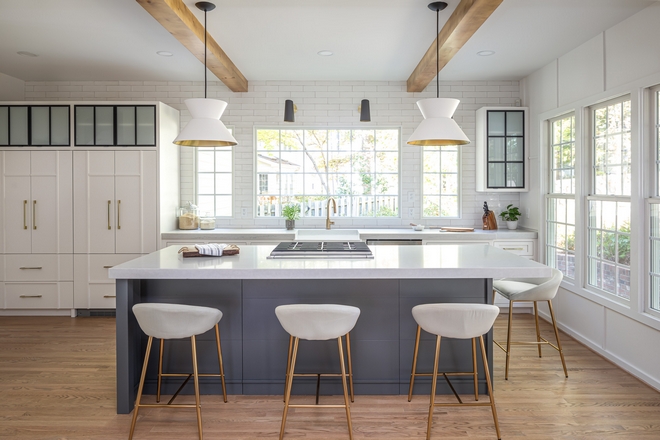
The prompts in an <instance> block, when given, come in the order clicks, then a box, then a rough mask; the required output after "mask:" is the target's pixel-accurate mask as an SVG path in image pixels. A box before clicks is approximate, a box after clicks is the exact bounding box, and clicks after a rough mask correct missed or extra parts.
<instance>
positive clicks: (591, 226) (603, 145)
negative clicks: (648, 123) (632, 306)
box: [587, 97, 632, 300]
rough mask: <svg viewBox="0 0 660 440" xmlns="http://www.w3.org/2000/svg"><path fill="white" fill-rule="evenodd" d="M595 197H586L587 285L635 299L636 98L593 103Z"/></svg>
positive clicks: (626, 298)
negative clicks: (632, 289)
mask: <svg viewBox="0 0 660 440" xmlns="http://www.w3.org/2000/svg"><path fill="white" fill-rule="evenodd" d="M590 113H591V117H592V154H591V170H592V173H591V186H592V190H591V194H592V195H591V196H589V197H587V210H588V214H589V221H588V237H587V240H588V247H587V259H588V264H587V284H588V285H589V286H591V287H594V288H596V289H598V290H600V291H603V292H606V293H608V294H611V295H614V296H615V297H618V298H622V299H624V300H629V299H630V231H631V222H630V220H631V218H630V217H631V180H632V179H631V149H632V145H631V102H630V98H629V97H623V98H619V99H616V100H612V101H609V102H606V103H604V104H600V105H598V106H594V107H591V108H590Z"/></svg>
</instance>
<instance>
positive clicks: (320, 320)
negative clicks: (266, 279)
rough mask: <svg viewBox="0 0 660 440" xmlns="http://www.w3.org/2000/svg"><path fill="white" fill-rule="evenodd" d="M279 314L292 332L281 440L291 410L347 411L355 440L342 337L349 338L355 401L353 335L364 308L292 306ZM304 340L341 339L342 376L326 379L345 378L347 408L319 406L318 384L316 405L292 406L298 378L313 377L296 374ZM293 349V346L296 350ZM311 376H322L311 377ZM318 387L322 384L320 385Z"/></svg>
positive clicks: (343, 380) (351, 378)
mask: <svg viewBox="0 0 660 440" xmlns="http://www.w3.org/2000/svg"><path fill="white" fill-rule="evenodd" d="M275 314H276V315H277V319H279V321H280V324H282V327H283V328H284V330H286V331H287V333H289V335H290V337H289V354H288V356H287V372H286V376H285V391H284V413H283V414H282V427H281V428H280V440H282V438H283V437H284V427H285V425H286V416H287V413H288V411H289V408H319V407H321V408H345V409H346V419H347V421H348V436H349V438H350V439H351V440H352V439H353V426H352V424H351V409H350V403H349V401H348V389H347V386H346V377H347V375H346V368H345V366H344V349H343V343H342V336H344V335H346V351H347V355H348V369H349V374H348V378H349V381H350V388H351V400H352V396H353V372H352V370H353V368H352V365H351V346H350V336H349V332H350V331H351V330H352V329H353V327H355V323H356V322H357V320H358V317H359V316H360V309H358V308H357V307H352V306H344V305H337V304H290V305H284V306H278V307H276V308H275ZM301 339H306V340H309V341H326V340H329V339H337V344H338V349H339V363H340V365H341V374H323V375H324V376H341V383H342V386H343V388H344V404H343V405H319V404H318V385H317V404H316V405H292V404H291V403H290V400H291V387H292V385H293V378H294V377H295V376H310V374H294V371H295V367H296V356H297V354H298V343H299V342H300V340H301ZM292 346H293V347H292ZM311 376H320V375H317V374H311ZM317 384H318V382H317Z"/></svg>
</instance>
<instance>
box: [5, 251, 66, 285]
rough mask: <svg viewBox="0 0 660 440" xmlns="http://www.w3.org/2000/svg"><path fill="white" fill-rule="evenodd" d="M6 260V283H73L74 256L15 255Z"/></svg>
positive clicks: (7, 257) (7, 256)
mask: <svg viewBox="0 0 660 440" xmlns="http://www.w3.org/2000/svg"><path fill="white" fill-rule="evenodd" d="M4 260H5V280H6V281H73V255H53V254H30V255H26V254H14V255H6V256H5V258H4Z"/></svg>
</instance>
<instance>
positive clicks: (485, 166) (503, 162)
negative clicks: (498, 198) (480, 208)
mask: <svg viewBox="0 0 660 440" xmlns="http://www.w3.org/2000/svg"><path fill="white" fill-rule="evenodd" d="M527 112H528V109H527V108H526V107H482V108H480V109H479V110H477V127H476V128H477V163H476V165H477V191H485V192H521V191H528V189H529V188H528V185H527V181H528V178H529V177H528V170H527V160H526V158H525V153H526V148H527V132H528V126H527Z"/></svg>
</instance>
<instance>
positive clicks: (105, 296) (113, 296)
mask: <svg viewBox="0 0 660 440" xmlns="http://www.w3.org/2000/svg"><path fill="white" fill-rule="evenodd" d="M103 298H117V295H103Z"/></svg>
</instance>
